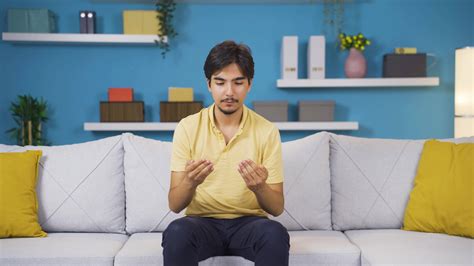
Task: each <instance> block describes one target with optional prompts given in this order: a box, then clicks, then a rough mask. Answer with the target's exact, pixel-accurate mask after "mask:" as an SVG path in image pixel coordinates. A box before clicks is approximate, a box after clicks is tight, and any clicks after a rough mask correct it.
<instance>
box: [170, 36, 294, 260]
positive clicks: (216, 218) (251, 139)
mask: <svg viewBox="0 0 474 266" xmlns="http://www.w3.org/2000/svg"><path fill="white" fill-rule="evenodd" d="M204 72H205V75H206V78H207V85H208V90H209V92H210V93H211V94H212V98H213V99H214V103H213V104H212V105H211V106H209V107H208V108H204V109H202V110H201V111H200V112H199V113H197V114H194V115H190V116H188V117H186V118H184V119H182V120H181V121H180V122H179V123H178V125H177V127H176V130H175V132H174V136H173V152H172V158H171V171H172V172H171V183H170V191H169V195H168V199H169V207H170V209H171V210H172V211H173V212H176V213H179V212H180V211H181V210H183V209H185V208H187V209H186V216H185V217H183V218H180V219H177V220H175V221H173V222H172V223H171V224H170V225H169V226H168V228H167V229H166V230H165V231H164V232H163V242H162V246H163V257H164V264H165V265H183V266H188V265H198V262H199V261H202V260H205V259H207V258H209V257H213V256H225V255H231V256H241V257H244V258H246V259H248V260H251V261H254V262H255V265H272V266H277V265H288V250H289V236H288V232H287V231H286V229H285V228H284V227H283V226H282V225H281V224H280V223H278V222H276V221H273V220H270V219H268V218H267V217H266V216H267V213H268V214H271V215H273V216H278V215H280V214H281V213H282V212H283V205H284V199H283V166H282V155H281V142H280V134H279V131H278V129H277V128H276V127H275V126H274V125H273V124H272V123H271V122H269V121H267V120H265V119H264V118H263V117H262V116H260V115H258V114H256V113H255V112H253V111H252V110H250V109H248V108H247V107H246V106H245V105H244V100H245V98H246V96H247V93H248V92H249V91H250V88H251V85H252V80H253V74H254V62H253V58H252V56H251V53H250V49H249V48H248V47H247V46H245V45H243V44H240V45H238V44H236V43H235V42H233V41H225V42H222V43H220V44H218V45H216V46H215V47H214V48H212V50H211V51H210V52H209V55H208V56H207V59H206V62H205V64H204Z"/></svg>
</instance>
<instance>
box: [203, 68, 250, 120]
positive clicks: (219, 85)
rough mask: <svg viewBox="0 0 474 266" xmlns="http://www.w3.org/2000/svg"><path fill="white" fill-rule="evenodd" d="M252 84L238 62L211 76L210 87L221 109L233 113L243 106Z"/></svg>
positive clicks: (228, 113)
mask: <svg viewBox="0 0 474 266" xmlns="http://www.w3.org/2000/svg"><path fill="white" fill-rule="evenodd" d="M250 87H251V84H250V83H249V81H248V79H247V78H246V77H244V75H243V74H242V72H241V71H240V68H239V66H238V65H237V64H235V63H234V64H230V65H228V66H226V67H224V68H223V69H222V70H221V71H220V72H216V73H215V74H213V75H212V76H211V80H210V82H208V89H209V91H210V92H211V94H212V98H213V99H214V102H215V104H216V106H217V108H219V110H220V111H221V112H222V113H224V114H226V115H231V114H233V113H235V112H236V111H237V110H239V108H241V107H242V105H243V103H244V100H245V97H246V96H247V93H248V92H249V91H250Z"/></svg>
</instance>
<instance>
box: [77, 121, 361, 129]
mask: <svg viewBox="0 0 474 266" xmlns="http://www.w3.org/2000/svg"><path fill="white" fill-rule="evenodd" d="M274 124H275V125H276V126H277V127H278V129H279V130H282V131H299V130H358V129H359V123H358V122H274ZM176 125H178V123H175V122H146V123H134V122H132V123H95V122H86V123H84V130H85V131H173V130H174V129H175V128H176Z"/></svg>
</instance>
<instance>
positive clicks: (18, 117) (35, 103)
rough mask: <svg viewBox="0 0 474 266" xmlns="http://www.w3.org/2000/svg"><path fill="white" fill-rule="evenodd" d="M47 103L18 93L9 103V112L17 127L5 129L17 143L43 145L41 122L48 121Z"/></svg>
mask: <svg viewBox="0 0 474 266" xmlns="http://www.w3.org/2000/svg"><path fill="white" fill-rule="evenodd" d="M47 111H48V108H47V103H46V101H44V100H43V98H41V99H37V98H34V97H32V96H31V95H19V96H18V98H17V101H16V102H12V103H11V105H10V112H11V114H12V117H13V120H15V122H16V124H17V127H14V128H11V129H9V130H7V133H9V134H10V136H11V137H12V138H13V139H15V140H16V142H17V144H18V145H21V146H25V145H45V141H46V140H45V139H44V138H43V136H42V123H45V122H46V121H48V115H47Z"/></svg>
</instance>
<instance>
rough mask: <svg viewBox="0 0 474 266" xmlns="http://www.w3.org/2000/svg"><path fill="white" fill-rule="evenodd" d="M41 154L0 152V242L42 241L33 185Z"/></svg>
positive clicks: (43, 234) (36, 177)
mask: <svg viewBox="0 0 474 266" xmlns="http://www.w3.org/2000/svg"><path fill="white" fill-rule="evenodd" d="M41 154H42V152H41V151H26V152H5V153H3V152H0V217H1V218H0V238H4V237H45V236H46V235H47V234H46V233H45V232H44V231H43V230H42V228H41V226H40V224H39V222H38V198H37V196H36V183H37V180H38V168H39V161H40V158H41Z"/></svg>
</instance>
